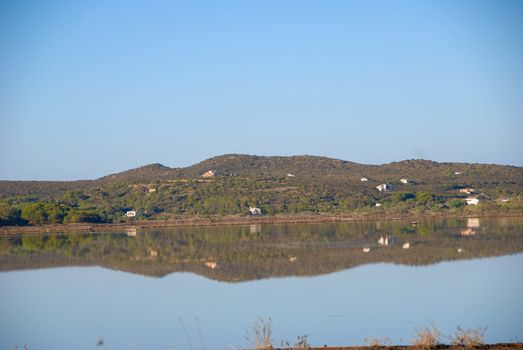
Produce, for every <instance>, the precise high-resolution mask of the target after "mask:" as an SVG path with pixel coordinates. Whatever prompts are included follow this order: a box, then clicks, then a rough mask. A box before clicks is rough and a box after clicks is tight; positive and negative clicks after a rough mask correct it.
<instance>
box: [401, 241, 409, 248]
mask: <svg viewBox="0 0 523 350" xmlns="http://www.w3.org/2000/svg"><path fill="white" fill-rule="evenodd" d="M402 247H403V249H409V248H410V243H409V242H406V243H403V246H402Z"/></svg>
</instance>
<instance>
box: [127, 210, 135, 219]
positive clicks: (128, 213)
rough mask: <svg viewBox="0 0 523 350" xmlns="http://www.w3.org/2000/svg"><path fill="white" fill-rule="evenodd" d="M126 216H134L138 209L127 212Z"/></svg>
mask: <svg viewBox="0 0 523 350" xmlns="http://www.w3.org/2000/svg"><path fill="white" fill-rule="evenodd" d="M125 216H127V217H128V218H134V217H135V216H136V211H134V210H129V211H128V212H127V213H125Z"/></svg>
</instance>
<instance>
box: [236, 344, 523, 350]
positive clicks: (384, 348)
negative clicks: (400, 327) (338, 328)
mask: <svg viewBox="0 0 523 350" xmlns="http://www.w3.org/2000/svg"><path fill="white" fill-rule="evenodd" d="M256 349H257V348H251V349H244V350H256ZM259 349H265V348H259ZM268 349H271V350H292V349H296V348H279V347H275V348H273V347H271V348H268ZM307 349H309V350H320V349H321V350H370V349H373V350H377V349H380V350H412V349H414V350H422V349H449V350H466V349H477V350H479V349H491V350H508V349H523V343H495V344H480V345H447V344H439V345H432V346H421V345H418V346H416V345H375V346H372V345H368V346H323V347H308V348H307Z"/></svg>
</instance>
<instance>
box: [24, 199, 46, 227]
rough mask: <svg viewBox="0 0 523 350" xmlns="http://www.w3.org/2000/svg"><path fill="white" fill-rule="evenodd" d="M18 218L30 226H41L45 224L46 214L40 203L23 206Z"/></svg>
mask: <svg viewBox="0 0 523 350" xmlns="http://www.w3.org/2000/svg"><path fill="white" fill-rule="evenodd" d="M20 216H21V218H22V219H24V220H26V221H27V222H28V223H29V224H30V225H43V224H45V223H46V222H47V214H46V212H45V209H44V205H43V204H42V203H41V202H35V203H27V204H24V205H23V206H22V213H21V215H20Z"/></svg>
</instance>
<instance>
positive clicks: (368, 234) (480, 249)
mask: <svg viewBox="0 0 523 350" xmlns="http://www.w3.org/2000/svg"><path fill="white" fill-rule="evenodd" d="M471 222H473V224H474V225H473V226H474V228H473V230H474V231H475V232H476V233H475V234H474V235H468V236H462V230H464V229H467V228H470V225H472V224H470V223H471ZM384 236H388V237H390V241H391V243H390V244H389V245H388V246H380V245H379V244H378V243H377V242H378V240H379V239H380V237H384ZM522 236H523V219H480V220H478V221H470V220H468V221H467V219H452V220H435V221H426V222H420V223H416V224H412V223H410V222H407V223H406V222H391V221H389V222H358V223H339V224H336V223H323V224H288V225H264V226H262V227H261V228H259V227H257V228H256V230H253V229H252V227H249V226H223V227H197V228H176V229H163V230H148V231H143V232H140V231H139V230H138V231H133V230H130V231H128V232H126V233H120V234H115V233H107V234H103V233H101V234H48V235H33V236H18V237H4V238H2V239H0V266H1V269H2V270H16V269H26V268H38V267H50V266H75V265H102V266H105V267H108V268H112V269H119V270H125V271H129V272H133V273H139V274H144V275H151V276H163V275H166V274H169V273H171V272H176V271H190V272H194V273H197V274H200V275H205V276H207V277H210V278H213V279H218V280H224V281H242V280H252V279H259V278H267V277H274V276H310V275H317V274H324V273H329V272H334V271H339V270H343V269H347V268H350V267H354V266H359V265H362V264H368V263H376V262H388V263H396V264H406V265H426V264H432V263H436V262H439V261H444V260H458V259H471V258H477V257H488V256H498V255H505V254H513V253H518V252H521V251H523V238H522ZM406 242H408V243H409V244H410V248H409V249H408V250H406V249H403V247H402V246H403V244H404V243H406ZM363 247H371V251H370V252H369V253H363V250H362V248H363Z"/></svg>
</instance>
